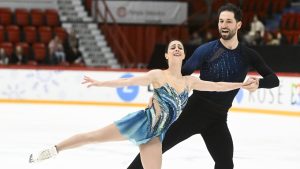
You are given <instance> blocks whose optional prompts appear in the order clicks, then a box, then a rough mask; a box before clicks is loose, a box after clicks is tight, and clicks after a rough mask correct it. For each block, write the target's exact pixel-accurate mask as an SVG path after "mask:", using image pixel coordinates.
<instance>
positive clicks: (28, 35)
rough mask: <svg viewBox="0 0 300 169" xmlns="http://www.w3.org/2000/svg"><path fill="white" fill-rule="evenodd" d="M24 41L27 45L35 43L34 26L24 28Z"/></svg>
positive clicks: (35, 33) (35, 32)
mask: <svg viewBox="0 0 300 169" xmlns="http://www.w3.org/2000/svg"><path fill="white" fill-rule="evenodd" d="M24 41H25V42H27V43H29V44H33V43H35V42H37V31H36V28H35V27H34V26H26V27H24Z"/></svg>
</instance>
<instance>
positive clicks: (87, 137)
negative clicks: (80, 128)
mask: <svg viewBox="0 0 300 169" xmlns="http://www.w3.org/2000/svg"><path fill="white" fill-rule="evenodd" d="M122 140H126V138H125V137H123V136H122V135H121V133H120V132H119V130H118V128H117V127H116V125H115V124H110V125H108V126H106V127H104V128H101V129H98V130H95V131H90V132H86V133H81V134H76V135H74V136H72V137H70V138H68V139H66V140H64V141H62V142H60V143H58V144H57V145H55V147H54V146H53V147H50V148H49V149H45V150H43V151H41V152H39V153H37V154H31V155H30V157H29V162H38V161H42V160H45V159H48V158H51V157H54V156H56V155H57V153H58V152H60V151H63V150H66V149H71V148H76V147H79V146H82V145H86V144H90V143H100V142H107V141H122Z"/></svg>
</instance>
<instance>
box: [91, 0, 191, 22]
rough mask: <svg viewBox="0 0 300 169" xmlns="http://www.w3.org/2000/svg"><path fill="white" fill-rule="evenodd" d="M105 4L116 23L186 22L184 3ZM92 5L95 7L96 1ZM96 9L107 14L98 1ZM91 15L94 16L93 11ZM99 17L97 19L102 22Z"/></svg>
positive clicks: (186, 10)
mask: <svg viewBox="0 0 300 169" xmlns="http://www.w3.org/2000/svg"><path fill="white" fill-rule="evenodd" d="M106 3H107V6H108V9H109V10H110V11H111V13H112V15H113V17H114V19H115V21H116V22H117V23H134V24H181V23H183V22H184V21H186V19H187V14H188V8H187V3H186V2H166V1H107V2H106ZM93 5H97V4H96V1H94V2H93ZM98 9H99V10H98V11H99V12H100V13H101V14H102V15H104V14H105V13H106V12H107V11H106V10H107V9H105V7H104V5H103V3H102V2H100V1H98ZM93 15H94V16H96V13H95V11H93ZM100 16H101V15H100ZM100 16H98V18H97V19H98V21H99V22H102V18H101V17H100ZM107 21H108V22H112V19H111V18H108V20H107Z"/></svg>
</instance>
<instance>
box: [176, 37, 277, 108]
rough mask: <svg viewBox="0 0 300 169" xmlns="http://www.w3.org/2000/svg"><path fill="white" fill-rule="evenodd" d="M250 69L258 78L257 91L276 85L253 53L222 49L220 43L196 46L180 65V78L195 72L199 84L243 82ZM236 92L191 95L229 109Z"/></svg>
mask: <svg viewBox="0 0 300 169" xmlns="http://www.w3.org/2000/svg"><path fill="white" fill-rule="evenodd" d="M251 68H253V69H255V70H256V71H257V72H258V73H259V74H260V75H261V76H262V78H261V79H260V81H259V88H273V87H277V86H278V85H279V79H278V77H277V76H276V75H275V73H274V72H273V71H272V70H271V69H270V68H269V67H268V66H267V65H266V64H265V62H264V60H263V59H262V57H261V56H260V55H259V54H258V53H257V52H255V51H254V50H253V49H250V48H248V47H247V46H245V45H243V44H241V43H239V45H238V46H237V48H235V49H233V50H230V49H227V48H226V47H224V46H223V44H222V43H221V41H220V40H215V41H211V42H208V43H205V44H203V45H201V46H199V47H198V48H197V49H196V50H195V51H194V53H193V54H192V56H191V57H190V58H189V59H188V60H187V61H186V62H185V64H184V65H183V68H182V74H183V75H188V74H192V73H193V72H194V71H195V70H199V71H200V79H202V80H207V81H213V82H220V81H222V82H243V81H244V79H245V77H246V75H247V73H248V71H249V70H250V69H251ZM237 92H238V89H237V90H233V91H228V92H206V91H194V92H193V95H198V96H199V97H202V98H203V99H206V100H208V101H209V102H212V103H214V104H217V105H219V106H221V107H223V108H225V109H229V108H230V107H231V104H232V101H233V99H234V97H235V95H236V94H237Z"/></svg>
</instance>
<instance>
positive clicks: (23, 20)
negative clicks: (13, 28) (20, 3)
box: [15, 8, 29, 26]
mask: <svg viewBox="0 0 300 169" xmlns="http://www.w3.org/2000/svg"><path fill="white" fill-rule="evenodd" d="M15 18H16V24H17V25H19V26H27V25H29V12H28V10H27V9H21V8H19V9H16V10H15Z"/></svg>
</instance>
